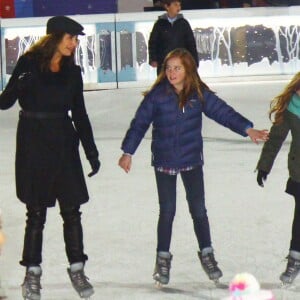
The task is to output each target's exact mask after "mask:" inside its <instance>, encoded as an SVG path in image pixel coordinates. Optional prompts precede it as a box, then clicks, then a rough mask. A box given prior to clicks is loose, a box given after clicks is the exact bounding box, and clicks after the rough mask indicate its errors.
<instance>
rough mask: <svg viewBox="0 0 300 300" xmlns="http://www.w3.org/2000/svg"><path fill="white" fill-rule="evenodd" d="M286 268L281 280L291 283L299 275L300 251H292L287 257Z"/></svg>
mask: <svg viewBox="0 0 300 300" xmlns="http://www.w3.org/2000/svg"><path fill="white" fill-rule="evenodd" d="M287 260H288V262H287V266H286V270H285V271H284V272H283V273H282V274H281V275H280V280H281V282H282V283H283V284H291V283H293V281H294V280H295V278H296V277H297V275H298V274H299V271H300V252H297V251H293V250H292V251H290V253H289V255H288V257H287Z"/></svg>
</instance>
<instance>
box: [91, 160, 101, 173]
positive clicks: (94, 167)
mask: <svg viewBox="0 0 300 300" xmlns="http://www.w3.org/2000/svg"><path fill="white" fill-rule="evenodd" d="M89 162H90V165H91V168H92V172H90V173H89V174H88V176H89V177H92V176H94V175H95V174H97V173H98V171H99V169H100V166H101V162H100V160H99V159H98V157H94V158H90V159H89Z"/></svg>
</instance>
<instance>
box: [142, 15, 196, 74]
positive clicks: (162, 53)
mask: <svg viewBox="0 0 300 300" xmlns="http://www.w3.org/2000/svg"><path fill="white" fill-rule="evenodd" d="M148 48H149V49H148V50H149V63H151V62H152V61H157V63H158V66H159V68H160V67H161V65H162V63H163V61H164V58H165V57H166V55H167V54H168V53H169V52H170V51H172V50H174V49H176V48H185V49H186V50H188V51H189V52H190V53H191V54H192V56H193V58H194V59H195V62H196V64H197V66H198V65H199V59H198V52H197V48H196V42H195V38H194V34H193V31H192V28H191V26H190V24H189V22H188V21H187V20H186V19H185V18H184V17H183V15H182V14H179V15H178V16H177V20H176V21H174V22H173V24H172V23H170V22H169V20H168V17H167V14H163V15H161V16H159V18H158V20H157V21H156V22H155V24H154V26H153V28H152V31H151V34H150V38H149V42H148Z"/></svg>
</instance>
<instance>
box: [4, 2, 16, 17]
mask: <svg viewBox="0 0 300 300" xmlns="http://www.w3.org/2000/svg"><path fill="white" fill-rule="evenodd" d="M15 16H16V15H15V1H14V0H1V1H0V17H1V18H15Z"/></svg>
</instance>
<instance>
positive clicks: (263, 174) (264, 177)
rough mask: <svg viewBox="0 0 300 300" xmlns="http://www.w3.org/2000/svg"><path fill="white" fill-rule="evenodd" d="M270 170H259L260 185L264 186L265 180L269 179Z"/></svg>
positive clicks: (258, 181) (257, 178)
mask: <svg viewBox="0 0 300 300" xmlns="http://www.w3.org/2000/svg"><path fill="white" fill-rule="evenodd" d="M267 176H268V172H266V171H263V170H258V173H257V177H256V181H257V183H258V185H259V186H261V187H264V181H266V180H267Z"/></svg>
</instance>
